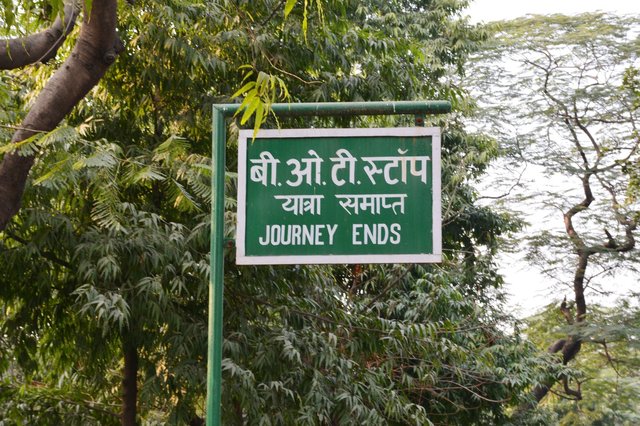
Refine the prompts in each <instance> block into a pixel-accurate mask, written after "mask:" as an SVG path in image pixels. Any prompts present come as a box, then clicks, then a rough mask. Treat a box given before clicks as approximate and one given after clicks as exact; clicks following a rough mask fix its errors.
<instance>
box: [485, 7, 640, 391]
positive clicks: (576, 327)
mask: <svg viewBox="0 0 640 426" xmlns="http://www.w3.org/2000/svg"><path fill="white" fill-rule="evenodd" d="M634 25H635V20H634V19H632V18H624V17H616V16H611V15H606V14H585V15H580V16H572V17H567V16H561V15H553V16H530V17H526V18H522V19H518V20H515V21H511V22H505V23H502V24H501V25H500V26H499V27H498V28H497V33H496V35H497V36H496V38H495V41H494V43H492V44H490V45H489V46H488V47H487V49H486V50H485V51H484V53H483V55H482V56H481V57H480V58H479V64H478V66H477V68H475V69H474V73H473V75H474V76H476V77H477V78H476V79H475V81H474V84H475V85H476V86H475V90H476V91H477V92H478V94H479V95H478V96H479V98H480V99H479V103H480V104H481V105H482V107H483V109H484V110H483V115H484V117H482V118H481V119H480V122H482V123H483V125H482V126H484V127H481V128H483V129H485V130H489V129H490V131H491V132H492V133H493V134H494V135H496V137H497V138H499V139H501V140H502V141H503V143H504V145H505V148H506V150H507V151H509V152H510V153H511V155H512V156H513V159H514V161H515V162H517V164H518V165H520V166H521V165H522V164H523V163H524V164H531V165H534V167H536V170H539V174H537V175H536V176H535V179H536V181H535V182H534V185H535V186H536V189H537V190H536V189H531V190H529V191H528V192H526V195H525V196H524V197H523V200H525V202H526V200H527V199H529V200H533V201H532V202H530V203H529V205H533V206H534V208H538V209H539V208H542V207H543V206H544V207H546V208H549V209H553V210H555V211H558V210H559V211H560V212H561V213H562V214H561V215H557V216H556V218H557V219H561V221H560V224H561V226H562V227H561V228H560V227H557V228H554V229H544V230H543V231H542V232H541V233H540V234H539V235H537V236H535V237H533V238H530V240H529V241H530V246H529V247H530V255H529V259H530V260H531V261H532V262H534V264H537V265H541V267H542V268H543V270H544V271H545V272H546V273H548V275H549V276H550V277H558V278H559V280H560V281H561V282H563V283H564V285H563V286H562V287H561V288H562V289H566V288H567V287H568V288H570V289H571V294H572V295H573V296H572V299H573V300H569V301H567V300H566V298H565V300H564V301H563V302H562V303H561V304H560V307H559V309H560V312H561V313H562V315H563V316H564V318H565V320H566V322H567V324H569V325H571V327H570V328H569V329H568V330H569V331H568V334H567V335H566V336H565V337H564V338H562V339H558V340H556V341H555V343H553V344H552V345H551V346H550V347H549V352H551V353H558V354H561V360H562V363H563V364H567V363H568V362H570V361H572V360H573V359H574V358H575V357H576V356H577V354H578V353H579V352H580V351H581V348H582V345H583V343H585V342H586V341H587V340H585V330H586V329H587V328H588V327H589V324H591V321H590V320H589V316H588V311H587V306H588V304H587V298H586V294H587V291H588V290H589V289H590V288H591V289H594V288H595V289H596V290H598V289H599V288H601V289H602V291H604V292H608V291H611V290H612V289H614V288H615V286H616V273H617V272H620V271H621V270H623V269H625V268H626V269H628V270H634V267H635V261H634V256H635V253H636V240H635V239H636V230H637V225H638V220H639V219H640V206H639V205H638V202H637V197H636V196H635V195H633V193H632V192H631V191H630V190H631V189H632V187H633V177H632V175H631V174H630V173H629V170H630V169H634V168H635V164H637V161H638V147H639V145H640V138H639V137H638V132H637V126H638V103H637V94H634V93H632V91H630V90H628V88H627V87H625V85H624V84H623V82H624V75H625V72H627V71H626V69H627V68H628V67H631V66H633V65H634V63H635V53H634V52H635V50H636V48H637V43H638V38H637V33H635V32H634V28H635V27H634ZM496 76H498V78H496ZM480 93H482V94H480ZM525 167H526V166H525ZM520 168H521V170H522V167H520ZM516 179H517V178H516V177H515V176H513V175H511V176H510V180H511V182H510V185H511V186H517V185H518V183H519V182H516V184H515V185H514V183H513V182H514V181H516ZM547 179H549V180H550V179H554V180H555V181H556V182H557V181H561V182H563V184H561V185H553V184H548V185H547V184H544V185H541V182H540V181H542V180H547ZM545 186H546V187H547V188H548V189H541V188H544V187H545ZM569 271H573V273H572V275H573V276H572V277H570V276H569V275H568V272H569ZM561 291H566V290H561ZM593 319H594V320H595V318H593ZM558 379H560V377H554V378H551V379H550V380H549V381H546V382H544V383H541V384H540V385H539V386H537V387H536V388H535V389H534V391H533V397H534V399H535V401H536V402H538V401H540V400H542V398H544V397H545V396H546V395H547V393H548V392H549V390H550V388H551V386H552V385H553V383H554V382H555V381H556V380H558ZM561 381H562V382H564V388H563V390H562V391H563V392H565V393H566V394H567V395H569V396H571V397H573V398H576V399H580V398H582V392H581V391H580V389H579V388H577V389H576V388H572V387H571V386H569V383H568V381H567V380H566V378H565V379H564V380H561Z"/></svg>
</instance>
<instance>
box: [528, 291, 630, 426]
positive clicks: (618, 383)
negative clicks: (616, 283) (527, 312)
mask: <svg viewBox="0 0 640 426" xmlns="http://www.w3.org/2000/svg"><path fill="white" fill-rule="evenodd" d="M633 303H634V302H633V301H632V300H628V299H622V300H621V301H620V302H619V303H617V304H616V305H615V306H613V307H603V306H598V305H597V304H594V303H592V304H590V309H589V311H590V313H589V317H590V323H591V325H589V326H586V327H584V329H583V330H582V337H583V339H584V341H585V342H586V343H587V344H585V345H584V348H583V349H582V350H581V351H580V356H579V357H577V358H576V359H575V361H574V368H575V370H574V371H573V372H572V373H571V374H572V375H573V380H574V381H575V382H576V383H579V384H580V389H581V394H582V398H581V399H579V400H577V399H576V398H574V397H570V396H566V395H564V394H563V393H560V392H556V393H554V394H552V395H549V397H548V398H549V399H550V401H549V403H547V404H544V406H543V407H544V408H543V409H545V410H547V411H548V412H550V413H551V414H553V415H554V419H553V420H552V421H553V423H555V424H561V425H565V424H566V425H592V424H598V425H600V424H602V425H605V424H635V423H637V422H638V420H639V417H638V410H637V405H638V399H639V398H640V394H638V382H639V377H638V359H639V358H638V339H637V331H638V310H637V309H636V308H634V306H633ZM557 306H558V304H557V303H553V304H550V305H548V306H547V307H546V308H545V309H544V310H542V311H541V312H540V313H538V314H536V315H535V316H533V317H530V318H528V319H527V320H526V322H527V328H526V333H527V336H528V337H529V338H530V339H531V340H532V341H534V342H535V343H536V345H538V346H539V347H540V348H541V349H542V348H544V347H545V346H546V345H547V343H548V342H549V341H553V340H556V339H561V338H563V337H564V336H566V334H567V333H568V332H569V333H570V332H571V329H570V327H567V325H566V320H565V319H564V317H563V315H562V313H561V312H560V311H559V310H558V309H557Z"/></svg>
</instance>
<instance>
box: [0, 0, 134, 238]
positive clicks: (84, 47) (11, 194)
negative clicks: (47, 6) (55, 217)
mask: <svg viewBox="0 0 640 426" xmlns="http://www.w3.org/2000/svg"><path fill="white" fill-rule="evenodd" d="M85 4H86V5H90V8H89V9H87V10H86V11H85V23H84V24H83V25H82V28H81V30H80V34H79V35H78V39H77V42H76V45H75V47H74V50H73V52H71V54H70V55H69V57H68V58H67V60H66V61H65V62H64V63H63V64H62V65H61V66H60V68H59V69H58V71H57V72H56V73H55V74H54V75H53V76H52V77H51V79H50V80H49V81H48V82H47V84H46V85H45V86H44V87H43V89H42V91H41V92H40V95H39V96H38V97H37V98H36V100H35V101H34V103H33V105H32V106H31V108H30V109H29V112H28V113H27V114H26V116H25V117H24V119H23V120H22V123H21V124H20V125H19V126H18V127H16V131H15V132H14V134H13V137H12V139H11V142H12V143H13V144H14V147H15V148H17V147H18V145H19V143H20V142H23V141H25V140H28V139H29V138H32V137H34V136H36V135H38V134H39V133H42V132H48V131H51V130H53V129H54V128H55V127H56V126H57V125H58V124H59V123H60V121H61V120H62V119H63V118H64V117H65V116H66V115H67V114H68V113H69V112H70V111H71V110H72V109H73V108H74V107H75V106H76V105H77V104H78V102H79V101H80V100H81V99H82V98H83V97H84V96H85V95H86V94H87V93H88V92H89V90H91V88H93V87H94V86H95V85H96V83H97V82H98V81H99V80H100V78H102V76H103V75H104V73H105V72H106V70H107V68H108V67H109V66H110V65H111V64H112V63H113V62H114V61H115V59H116V56H117V55H118V53H119V52H120V51H121V50H122V45H121V42H120V40H119V39H118V37H117V35H116V10H117V4H116V0H105V1H96V2H95V4H94V3H93V2H87V3H85ZM5 6H10V7H9V8H7V9H5V11H4V18H5V25H6V26H7V27H8V28H7V29H8V30H10V29H11V24H13V23H14V22H13V19H14V18H12V20H7V18H9V17H13V16H14V14H15V12H16V9H19V7H16V6H15V5H14V4H13V3H9V4H7V3H5ZM32 7H33V5H28V6H27V11H28V9H29V8H32ZM79 7H80V3H79V2H76V1H75V0H74V1H71V2H69V3H67V5H66V6H65V7H64V13H61V16H59V17H57V19H56V20H55V21H54V23H53V25H52V26H51V27H50V28H48V29H47V30H45V31H43V32H41V33H37V34H34V35H31V36H27V37H24V38H15V39H8V40H1V41H0V44H1V45H2V47H0V66H1V69H5V70H6V69H16V68H21V67H24V66H27V65H30V64H33V63H37V62H40V61H45V62H46V61H47V60H50V59H51V58H53V57H54V56H55V53H56V52H57V51H58V49H59V48H60V46H61V45H62V42H63V41H64V39H65V38H66V37H67V35H68V34H69V33H70V32H71V29H72V28H73V25H74V23H75V21H76V17H77V14H78V8H79ZM59 12H62V11H59ZM34 159H35V154H34V153H33V152H19V151H15V150H13V151H10V152H5V154H4V156H3V158H2V162H1V163H0V230H2V229H5V228H6V226H7V223H8V222H9V220H10V219H11V217H12V216H13V215H15V214H16V213H17V211H18V209H19V208H20V200H21V199H22V195H23V192H24V188H25V185H26V181H27V176H28V174H29V170H30V169H31V167H32V166H33V162H34Z"/></svg>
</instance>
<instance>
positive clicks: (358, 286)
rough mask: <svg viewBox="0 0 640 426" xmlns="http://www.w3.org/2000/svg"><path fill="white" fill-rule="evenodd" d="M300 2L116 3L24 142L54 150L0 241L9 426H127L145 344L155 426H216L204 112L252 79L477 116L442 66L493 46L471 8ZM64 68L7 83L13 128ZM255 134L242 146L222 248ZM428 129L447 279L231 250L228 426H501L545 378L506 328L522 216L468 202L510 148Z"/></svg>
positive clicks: (147, 405)
mask: <svg viewBox="0 0 640 426" xmlns="http://www.w3.org/2000/svg"><path fill="white" fill-rule="evenodd" d="M291 4H292V2H287V4H286V5H285V8H286V14H287V18H286V19H284V15H285V13H284V12H285V10H283V8H282V7H283V2H280V1H274V0H261V1H251V2H248V1H240V2H201V1H168V2H167V1H165V2H157V1H152V0H143V1H141V2H136V3H135V4H134V5H133V6H131V5H127V4H121V5H120V8H121V10H120V35H121V37H122V38H123V41H124V42H125V44H126V50H125V52H124V53H123V54H122V55H121V56H120V57H119V59H118V61H117V62H116V63H115V64H114V66H113V67H112V68H111V69H110V70H109V73H108V74H107V76H106V77H105V78H104V79H103V80H102V81H101V84H100V85H99V86H98V87H97V88H96V90H95V91H94V92H93V93H92V94H91V96H89V97H88V98H87V99H86V100H85V101H84V102H82V103H81V104H80V105H79V107H78V108H77V109H76V111H75V112H74V113H73V114H72V115H71V116H70V117H69V118H68V120H67V123H66V124H65V125H64V126H62V127H60V128H58V129H57V130H55V131H53V132H51V133H49V134H46V135H39V136H37V137H34V138H32V139H30V140H29V141H27V142H25V143H24V144H23V145H22V147H21V149H23V150H25V151H27V150H30V151H32V152H39V153H40V155H39V157H38V160H37V162H36V164H35V166H34V169H33V179H32V181H31V182H30V186H29V187H28V188H27V192H26V195H25V198H24V201H23V208H22V210H21V212H20V214H19V216H18V217H17V218H16V219H14V221H13V222H12V223H11V225H10V226H9V228H8V229H7V231H6V232H4V233H3V234H2V242H1V243H0V244H1V245H0V281H1V283H2V285H1V286H0V300H1V302H0V306H1V307H2V309H3V311H4V315H3V317H2V318H1V319H0V328H1V329H2V333H0V335H1V336H2V337H3V340H2V341H1V344H2V346H3V349H6V351H2V354H1V355H0V375H1V377H2V379H3V380H4V381H6V382H7V383H18V384H20V386H19V387H18V386H15V385H14V386H9V387H7V386H5V387H1V388H0V389H1V390H0V412H2V413H3V414H4V413H7V414H6V415H7V416H8V417H9V418H10V419H12V421H15V422H19V421H32V422H34V423H38V422H45V423H46V421H47V420H46V419H54V418H56V419H57V418H58V417H59V418H60V419H62V420H63V421H61V423H72V422H74V421H75V422H77V423H83V422H84V424H91V423H94V424H95V423H100V424H103V422H104V423H107V424H108V423H109V422H113V419H114V418H115V417H114V413H117V412H118V411H119V410H120V407H121V403H120V401H119V394H120V389H119V387H120V382H121V381H122V379H123V373H122V366H123V351H124V350H125V348H131V347H134V348H135V350H136V352H137V353H138V356H139V359H140V363H139V369H138V376H137V380H138V383H139V389H140V393H139V403H138V407H139V418H140V419H141V420H142V421H143V422H146V423H153V422H158V423H171V424H184V423H188V422H189V421H191V420H197V417H202V416H203V401H204V393H205V386H204V382H205V379H206V372H205V369H206V339H207V330H206V327H207V321H206V319H207V291H208V285H207V284H208V274H209V265H208V260H209V259H208V251H209V248H208V235H209V231H210V229H209V223H208V222H209V220H208V219H209V218H208V214H209V204H210V198H211V194H210V188H209V179H210V170H211V169H210V164H209V159H208V157H207V156H208V153H209V150H210V144H209V140H210V106H211V103H213V102H229V101H230V96H231V95H232V94H233V93H234V92H237V91H238V90H239V88H240V89H241V88H242V86H243V84H247V82H249V80H245V76H246V74H244V72H245V70H251V71H253V72H254V74H253V76H257V78H258V79H261V80H260V85H261V86H260V87H261V88H263V89H264V88H266V87H268V88H269V91H270V90H271V87H272V83H274V82H275V83H274V85H273V87H276V88H278V87H280V88H284V87H286V90H287V91H288V93H289V94H290V96H291V99H292V101H353V100H384V99H388V100H396V99H425V98H446V99H452V100H453V101H454V104H455V105H456V106H457V107H460V108H461V107H462V106H464V105H466V101H465V99H464V96H465V95H464V93H463V92H462V91H461V90H460V89H459V88H458V87H456V86H455V84H454V83H453V80H452V78H451V75H453V74H460V73H461V72H462V64H463V63H464V61H465V58H466V55H467V54H468V53H469V52H471V51H472V50H473V49H474V48H475V46H476V44H477V43H478V42H479V41H481V40H482V39H483V38H484V33H483V31H482V30H480V29H478V28H474V27H470V26H469V25H468V24H467V23H466V22H464V20H460V19H457V15H456V14H457V13H458V11H459V10H460V9H461V7H462V6H464V4H465V2H462V1H449V0H447V1H423V2H422V1H421V2H386V1H377V0H371V1H367V2H356V1H346V2H343V1H341V2H333V1H327V2H315V3H301V4H299V5H294V7H292V8H291ZM321 4H322V6H320V5H321ZM305 22H306V24H305ZM168 23H170V25H169V24H168ZM305 25H306V30H305ZM305 34H306V36H305ZM246 65H250V68H247V67H245V66H246ZM50 71H51V69H50V68H49V67H47V66H42V67H39V68H38V70H36V71H35V72H34V73H32V74H29V75H27V74H19V73H12V74H10V75H11V76H13V78H15V79H16V80H15V85H13V86H12V88H11V90H16V91H18V90H19V89H20V88H22V89H21V90H22V91H23V92H21V93H19V96H16V98H17V100H16V101H15V104H11V107H10V108H9V107H8V108H6V110H7V111H10V113H8V114H10V115H11V114H13V115H16V114H19V113H20V112H19V109H20V108H21V106H22V103H21V102H24V100H25V99H27V100H28V99H29V96H30V92H29V89H31V88H32V87H34V86H35V87H37V86H38V84H40V80H39V79H44V78H45V77H46V76H47V75H48V73H50ZM3 78H4V77H3ZM249 79H251V76H249ZM243 81H244V83H243ZM266 82H268V84H267V83H266ZM257 85H258V80H256V85H254V86H251V87H249V89H252V88H255V87H256V86H257ZM0 87H3V86H0ZM245 90H247V89H245ZM283 90H284V89H283ZM240 91H242V90H240ZM269 91H267V92H269ZM0 93H2V94H3V98H2V102H3V104H4V103H5V102H6V105H9V104H10V102H9V100H8V99H13V97H12V96H8V95H7V96H6V97H4V94H5V93H7V94H10V93H11V91H10V90H7V91H4V90H3V91H2V92H0ZM267 94H268V95H269V97H270V98H272V94H271V93H270V92H269V93H267ZM5 99H7V100H6V101H5ZM12 102H13V101H12ZM257 105H259V104H256V107H255V110H256V111H257V110H258V106H257ZM265 112H266V110H265ZM462 113H463V111H460V110H459V112H458V114H462ZM263 116H267V114H266V113H263ZM6 120H10V116H9V115H7V118H6ZM238 121H239V122H238ZM242 121H243V119H242V117H240V119H239V120H235V121H234V122H233V123H231V125H230V127H231V132H229V133H230V140H229V143H228V147H229V149H228V152H227V157H228V162H227V165H228V168H229V170H230V171H229V172H228V173H227V187H226V192H227V198H226V199H227V205H226V208H227V211H226V216H225V218H226V225H225V233H226V235H225V236H227V237H233V236H234V235H235V228H234V226H235V225H234V223H235V185H236V175H235V173H234V172H233V171H232V170H235V164H236V162H237V158H236V155H237V154H236V152H235V141H234V139H233V137H234V131H235V130H237V128H238V127H240V126H242ZM260 121H261V120H259V119H258V122H260ZM354 121H355V122H356V123H357V124H359V125H366V126H371V125H377V124H380V123H385V124H388V125H398V124H406V123H407V121H406V119H402V118H400V119H396V118H382V119H379V120H373V119H358V120H354ZM7 122H9V123H11V121H7ZM430 122H431V123H439V124H442V125H443V126H445V128H446V133H447V136H446V140H445V144H444V145H445V149H444V152H443V187H444V191H445V194H444V205H445V206H446V211H445V215H444V216H445V229H444V233H443V240H444V245H445V253H446V256H445V257H446V262H445V263H444V264H443V265H442V266H420V265H413V266H406V267H402V266H393V265H380V266H370V265H358V266H336V267H307V266H305V267H302V266H295V267H279V268H273V267H260V268H258V267H243V268H240V267H236V266H235V265H234V263H233V253H232V252H231V251H229V252H227V253H226V257H225V259H226V264H225V270H226V276H225V280H226V281H225V326H224V329H225V341H224V354H223V355H224V362H223V368H224V372H223V378H224V387H223V398H224V400H225V403H224V413H223V416H224V418H225V422H228V423H239V424H242V423H250V424H293V423H306V424H328V423H337V424H353V423H354V422H356V423H366V424H369V423H371V424H428V423H429V422H432V423H450V424H469V423H473V422H476V423H485V424H486V423H499V422H503V421H505V419H506V416H507V414H508V409H509V407H511V406H514V405H517V404H518V403H519V402H520V400H521V398H522V397H523V391H524V389H526V388H527V387H528V386H530V385H531V384H532V383H535V382H536V381H538V380H539V379H540V377H542V375H543V374H545V373H546V372H547V370H548V369H549V368H550V366H549V365H548V363H547V361H546V360H545V359H539V358H538V357H537V356H536V354H535V353H534V352H533V348H532V347H531V346H530V345H528V344H526V343H525V342H523V341H522V340H521V339H520V338H519V337H518V336H517V334H516V335H512V334H510V333H508V332H505V331H502V330H504V329H508V328H509V327H510V326H511V324H510V321H511V320H510V318H509V317H508V316H505V315H503V314H502V313H501V306H500V304H499V302H496V301H495V300H494V299H495V298H499V297H500V291H499V287H500V285H501V279H500V277H499V276H498V275H497V274H496V272H495V265H494V263H493V255H494V254H495V252H496V250H497V248H498V245H499V242H500V238H501V236H502V235H504V234H506V233H508V232H511V231H513V230H514V229H516V228H517V226H518V224H517V223H516V222H514V221H513V220H512V219H511V218H510V217H509V216H508V215H498V214H496V213H494V212H493V211H492V210H491V209H489V208H484V207H479V206H477V205H476V194H475V192H474V191H473V189H472V188H471V185H470V184H471V183H472V182H473V181H474V180H475V179H478V178H479V177H480V176H481V175H482V173H483V172H484V170H486V168H487V167H488V164H489V163H490V162H491V160H493V159H494V158H495V156H496V155H497V154H498V151H497V147H496V144H495V143H494V142H492V141H491V140H488V139H486V138H480V137H476V138H473V137H469V136H468V135H466V134H465V133H464V132H463V131H462V130H461V125H460V122H459V121H458V118H457V117H455V116H454V117H453V118H451V119H450V120H446V121H445V120H438V119H435V118H430ZM3 123H4V121H3ZM245 123H246V124H251V123H250V122H249V120H247V121H246V122H245ZM277 124H278V123H276V122H275V121H274V120H273V118H272V117H269V119H268V120H267V121H266V122H265V124H264V125H265V126H275V125H277ZM280 124H281V125H286V126H310V125H315V126H320V125H327V126H328V125H342V126H348V125H351V124H354V123H350V122H349V121H348V120H344V119H340V118H338V119H335V120H329V119H317V120H316V119H308V120H302V119H290V120H288V121H284V120H283V121H282V122H281V123H280ZM16 392H22V394H23V395H24V398H23V401H24V404H23V405H20V406H15V404H14V403H13V399H12V398H13V395H15V394H16ZM43 401H44V402H43ZM95 407H98V408H99V409H95ZM105 411H106V412H105ZM52 413H53V414H52ZM54 415H55V416H58V417H53V416H54ZM47 416H50V417H47ZM74 416H75V417H74Z"/></svg>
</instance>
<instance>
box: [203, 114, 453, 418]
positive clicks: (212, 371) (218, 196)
mask: <svg viewBox="0 0 640 426" xmlns="http://www.w3.org/2000/svg"><path fill="white" fill-rule="evenodd" d="M239 107H240V105H239V104H219V105H215V106H214V107H213V141H212V155H211V157H212V158H211V162H212V168H213V173H212V176H211V190H212V197H211V198H212V201H211V203H212V208H211V277H210V283H209V342H208V355H207V370H208V372H207V406H206V410H207V416H206V417H207V418H206V420H207V425H208V426H219V425H220V419H221V400H222V338H223V336H222V318H223V317H222V310H223V299H222V298H223V293H224V251H223V250H224V178H225V148H226V139H227V137H226V134H227V132H226V130H227V129H226V122H225V118H226V117H230V116H232V115H233V114H235V113H236V112H237V111H238V108H239ZM271 109H272V111H273V112H274V113H275V114H277V115H280V116H356V115H394V114H413V115H416V116H420V117H423V116H424V115H425V114H445V113H448V112H450V111H451V103H450V102H447V101H404V102H347V103H343V102H320V103H318V102H315V103H294V104H272V105H271ZM423 122H424V120H423ZM416 124H418V120H416Z"/></svg>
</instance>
